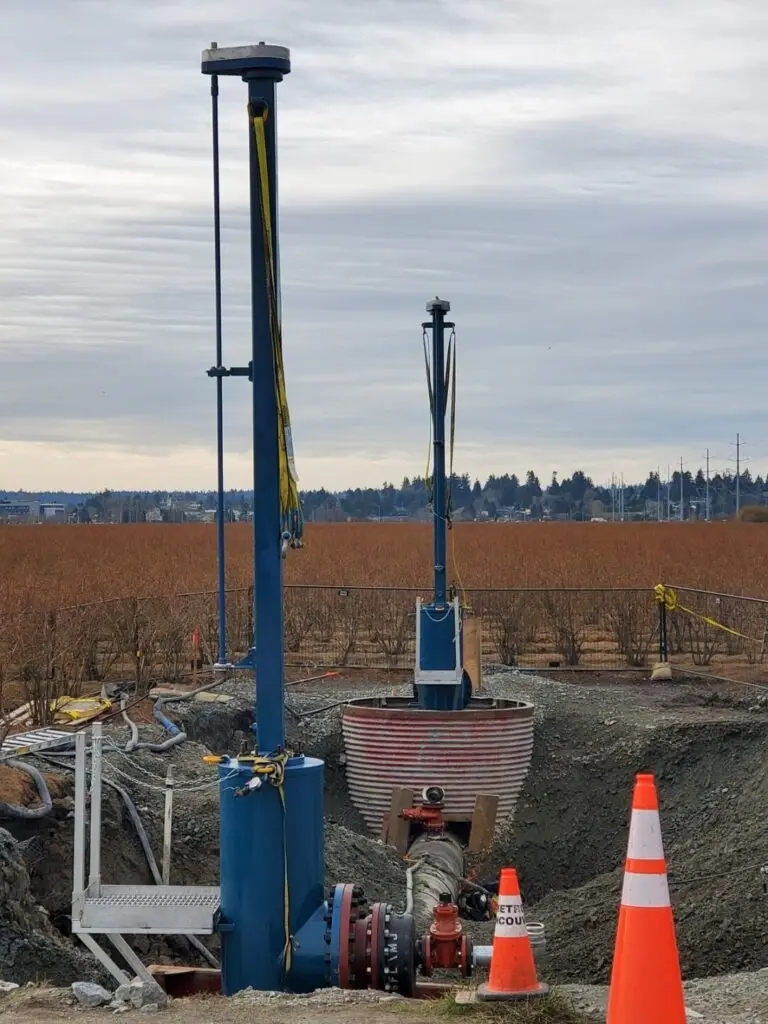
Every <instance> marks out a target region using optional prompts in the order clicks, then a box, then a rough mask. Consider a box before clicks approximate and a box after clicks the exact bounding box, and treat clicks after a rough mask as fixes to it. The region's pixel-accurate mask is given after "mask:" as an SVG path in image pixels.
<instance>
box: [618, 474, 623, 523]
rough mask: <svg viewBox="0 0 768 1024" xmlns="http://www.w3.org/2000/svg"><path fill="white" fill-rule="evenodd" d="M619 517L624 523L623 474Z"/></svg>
mask: <svg viewBox="0 0 768 1024" xmlns="http://www.w3.org/2000/svg"><path fill="white" fill-rule="evenodd" d="M619 510H620V511H619V515H620V516H621V521H622V523H623V522H624V474H623V473H622V474H621V497H620V498H619Z"/></svg>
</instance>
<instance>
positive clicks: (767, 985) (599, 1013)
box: [561, 970, 768, 1024]
mask: <svg viewBox="0 0 768 1024" xmlns="http://www.w3.org/2000/svg"><path fill="white" fill-rule="evenodd" d="M684 987H685V1006H686V1010H687V1011H688V1013H687V1017H688V1020H689V1021H690V1022H691V1024H695V1022H699V1024H765V1022H766V1021H768V970H762V971H756V972H754V973H752V974H748V973H744V974H726V975H721V976H720V977H717V978H704V979H699V980H698V981H689V982H686V984H685V986H684ZM561 991H562V992H563V993H564V994H565V995H567V997H568V998H569V999H570V1000H571V1001H572V1002H573V1004H574V1006H575V1007H576V1008H577V1009H579V1010H582V1011H584V1012H585V1013H587V1014H588V1015H594V1016H595V1017H596V1019H599V1020H603V1019H604V1014H605V1010H606V1006H607V1002H608V989H607V987H605V986H589V985H564V986H563V987H562V989H561ZM649 1024H650V1022H649Z"/></svg>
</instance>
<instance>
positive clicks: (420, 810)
mask: <svg viewBox="0 0 768 1024" xmlns="http://www.w3.org/2000/svg"><path fill="white" fill-rule="evenodd" d="M400 817H401V818H405V820H406V821H413V822H416V823H417V824H419V825H423V826H424V828H425V829H426V830H427V831H428V832H443V831H444V830H445V818H444V817H443V808H442V806H441V807H426V806H424V805H422V806H421V807H407V808H406V809H405V810H404V811H401V812H400Z"/></svg>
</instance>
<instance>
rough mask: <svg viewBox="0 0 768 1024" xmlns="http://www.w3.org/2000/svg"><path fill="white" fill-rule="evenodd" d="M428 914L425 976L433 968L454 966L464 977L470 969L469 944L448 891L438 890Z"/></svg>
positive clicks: (450, 967) (470, 953) (441, 968)
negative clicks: (435, 904)
mask: <svg viewBox="0 0 768 1024" xmlns="http://www.w3.org/2000/svg"><path fill="white" fill-rule="evenodd" d="M432 915H433V920H432V923H431V924H430V926H429V934H428V935H427V936H426V938H425V939H424V960H423V963H422V967H421V970H422V974H424V975H426V976H427V977H429V976H430V975H431V974H432V971H434V970H441V971H450V970H453V969H458V970H459V971H461V973H462V975H463V976H464V977H465V978H468V977H469V975H470V973H471V971H472V947H471V944H470V942H469V940H468V939H467V936H466V935H465V934H464V932H463V931H462V927H461V921H460V920H459V908H458V907H457V906H456V904H455V903H454V902H453V900H452V899H451V895H450V893H447V892H444V893H441V894H440V902H439V903H438V904H437V906H436V907H435V909H434V910H433V911H432Z"/></svg>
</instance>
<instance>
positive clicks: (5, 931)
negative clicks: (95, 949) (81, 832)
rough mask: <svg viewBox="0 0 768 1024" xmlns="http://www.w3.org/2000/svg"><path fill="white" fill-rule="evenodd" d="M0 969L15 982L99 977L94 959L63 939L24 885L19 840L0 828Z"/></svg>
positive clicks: (63, 982) (60, 981)
mask: <svg viewBox="0 0 768 1024" xmlns="http://www.w3.org/2000/svg"><path fill="white" fill-rule="evenodd" d="M0 974H1V975H2V978H3V980H4V981H14V982H16V983H17V984H19V985H23V984H26V983H27V982H30V981H31V982H38V981H48V982H51V983H53V984H57V985H66V984H68V983H69V982H70V981H72V979H73V978H80V979H83V980H96V981H98V980H101V972H100V970H99V968H98V965H97V964H96V961H95V960H93V958H92V957H90V956H89V955H88V954H87V953H86V952H85V950H83V951H80V950H78V949H76V948H75V946H74V945H72V944H70V943H69V942H67V941H65V940H63V939H62V938H61V936H60V935H59V934H58V933H57V932H56V930H55V929H54V928H53V927H52V925H51V923H50V921H49V920H48V917H47V915H46V914H45V912H44V911H43V910H42V909H41V908H40V907H39V906H38V905H37V904H36V902H35V900H34V897H33V895H32V893H31V891H30V882H29V875H28V874H27V871H26V868H25V867H24V862H23V860H22V858H21V853H20V850H19V844H18V843H17V842H16V841H15V840H14V838H13V837H12V836H11V835H10V833H8V832H6V831H5V829H0Z"/></svg>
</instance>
